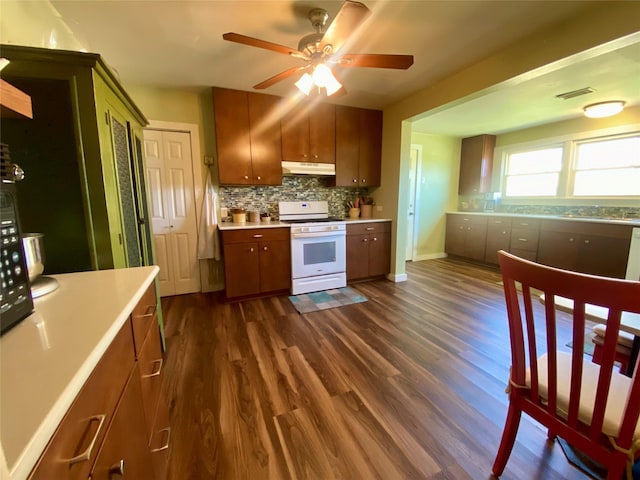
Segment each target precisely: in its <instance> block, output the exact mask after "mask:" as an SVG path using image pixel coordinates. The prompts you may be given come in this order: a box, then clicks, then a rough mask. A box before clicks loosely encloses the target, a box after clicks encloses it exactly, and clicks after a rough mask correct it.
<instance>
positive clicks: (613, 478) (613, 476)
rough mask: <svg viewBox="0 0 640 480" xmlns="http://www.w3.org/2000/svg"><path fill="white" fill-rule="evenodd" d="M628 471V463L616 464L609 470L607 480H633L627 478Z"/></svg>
mask: <svg viewBox="0 0 640 480" xmlns="http://www.w3.org/2000/svg"><path fill="white" fill-rule="evenodd" d="M626 470H627V464H626V462H624V461H622V462H615V463H614V464H613V465H611V466H609V468H608V469H607V480H620V479H621V478H622V479H626V480H633V479H631V478H628V477H627V474H626Z"/></svg>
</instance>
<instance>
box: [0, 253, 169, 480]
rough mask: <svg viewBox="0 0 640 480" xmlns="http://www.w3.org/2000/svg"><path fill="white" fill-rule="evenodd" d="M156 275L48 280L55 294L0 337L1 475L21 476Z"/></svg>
mask: <svg viewBox="0 0 640 480" xmlns="http://www.w3.org/2000/svg"><path fill="white" fill-rule="evenodd" d="M158 271H159V268H158V267H157V266H151V267H136V268H124V269H117V270H100V271H91V272H79V273H68V274H64V275H52V277H53V278H55V279H56V280H57V281H58V282H59V285H60V286H59V287H58V289H57V290H55V291H53V292H51V293H49V294H47V295H44V296H43V297H40V298H37V299H35V300H34V306H35V311H34V312H33V313H32V314H31V315H30V316H29V317H27V318H25V319H24V320H23V321H22V322H20V323H19V324H18V325H16V326H15V327H14V328H12V329H11V330H10V331H8V332H7V333H6V334H5V335H3V336H2V338H0V405H1V408H0V447H1V449H0V450H1V451H0V478H2V479H5V478H6V479H12V480H21V479H23V478H26V477H27V475H28V474H29V472H30V471H31V469H32V468H33V466H34V465H35V463H36V461H37V460H38V458H39V457H40V455H41V453H42V452H43V451H44V448H45V447H46V445H47V443H48V441H49V439H50V438H51V436H52V435H53V433H54V432H55V430H56V428H57V426H58V424H59V423H60V421H61V420H62V418H63V417H64V415H65V413H66V412H67V410H68V409H69V407H70V406H71V403H72V402H73V400H74V398H75V397H76V395H77V394H78V392H79V391H80V389H81V388H82V386H83V385H84V383H85V381H86V380H87V378H88V377H89V375H90V374H91V372H92V371H93V369H94V367H95V366H96V364H97V362H98V360H100V358H101V357H102V355H103V354H104V352H105V351H106V349H107V347H108V346H109V344H110V343H111V342H112V340H113V339H114V338H115V336H116V334H117V333H118V331H119V330H120V328H121V327H122V325H124V323H125V321H126V319H127V318H128V316H129V314H130V313H131V311H132V310H133V307H134V306H135V305H136V304H137V303H138V301H139V300H140V298H141V297H142V295H143V294H144V292H145V291H146V289H147V288H148V287H149V285H150V284H151V282H152V281H153V279H154V278H155V276H156V275H157V274H158ZM3 460H4V461H3Z"/></svg>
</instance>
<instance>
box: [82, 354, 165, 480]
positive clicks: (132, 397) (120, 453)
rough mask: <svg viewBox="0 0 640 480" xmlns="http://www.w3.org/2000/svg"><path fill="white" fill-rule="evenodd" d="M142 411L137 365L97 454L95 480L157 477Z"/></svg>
mask: <svg viewBox="0 0 640 480" xmlns="http://www.w3.org/2000/svg"><path fill="white" fill-rule="evenodd" d="M142 412H143V408H142V393H141V388H140V375H139V373H138V366H137V365H136V366H135V367H134V369H133V372H132V373H131V376H130V377H129V383H128V384H127V387H126V388H125V390H124V393H123V394H122V398H121V399H120V403H119V404H118V407H117V410H116V413H115V416H114V417H113V421H112V422H111V425H110V426H109V430H108V431H107V434H106V436H105V439H104V443H103V444H102V447H101V448H100V451H99V453H98V456H97V457H96V463H95V465H94V466H93V470H92V472H91V479H92V480H103V479H104V480H112V479H114V478H135V479H136V480H146V479H148V480H153V479H154V472H153V464H152V460H151V452H150V451H149V447H148V441H147V435H146V428H145V424H144V415H143V413H142ZM120 472H122V473H120ZM125 473H126V477H125V475H124V474H125Z"/></svg>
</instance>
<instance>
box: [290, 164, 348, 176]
mask: <svg viewBox="0 0 640 480" xmlns="http://www.w3.org/2000/svg"><path fill="white" fill-rule="evenodd" d="M282 175H316V176H319V177H335V175H336V165H335V163H311V162H282Z"/></svg>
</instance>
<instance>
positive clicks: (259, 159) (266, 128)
mask: <svg viewBox="0 0 640 480" xmlns="http://www.w3.org/2000/svg"><path fill="white" fill-rule="evenodd" d="M248 96H249V124H250V135H251V165H252V172H253V179H252V182H253V184H254V185H282V163H281V162H282V141H281V138H280V117H279V114H278V105H279V103H280V98H279V97H275V96H273V95H264V94H260V93H249V94H248Z"/></svg>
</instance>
